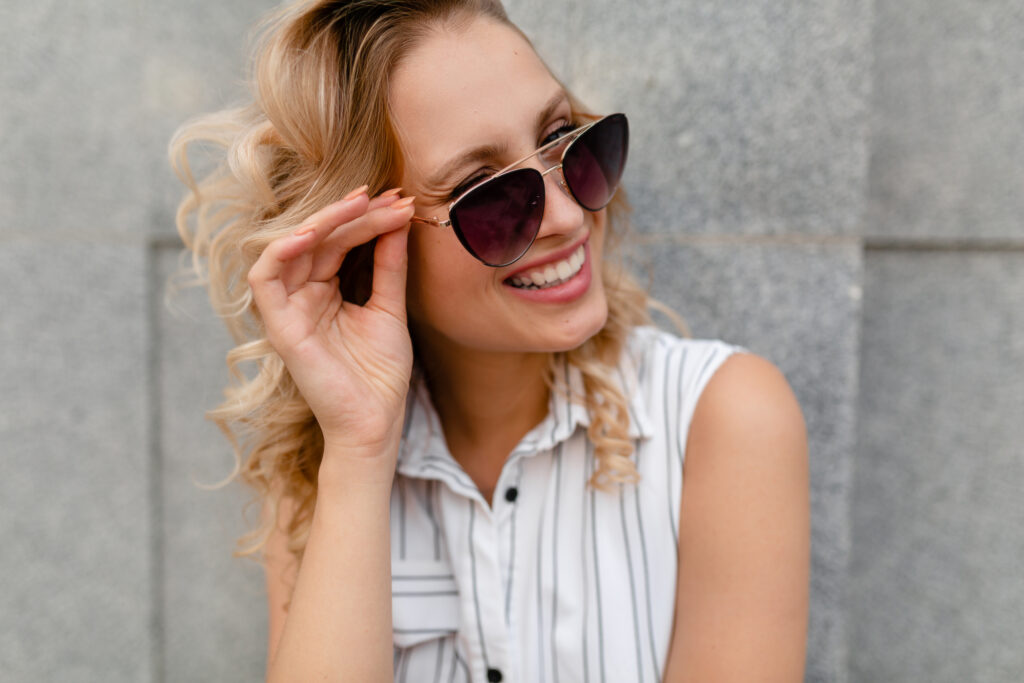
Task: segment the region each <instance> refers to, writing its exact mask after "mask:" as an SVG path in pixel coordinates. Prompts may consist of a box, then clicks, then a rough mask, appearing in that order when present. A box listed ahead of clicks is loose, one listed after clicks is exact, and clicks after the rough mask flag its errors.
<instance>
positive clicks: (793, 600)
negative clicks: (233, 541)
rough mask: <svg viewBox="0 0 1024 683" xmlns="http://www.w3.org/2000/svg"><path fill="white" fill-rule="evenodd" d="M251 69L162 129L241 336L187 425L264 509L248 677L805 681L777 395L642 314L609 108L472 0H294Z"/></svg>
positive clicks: (783, 401)
mask: <svg viewBox="0 0 1024 683" xmlns="http://www.w3.org/2000/svg"><path fill="white" fill-rule="evenodd" d="M253 81H254V93H253V94H254V101H253V102H252V103H251V104H250V105H248V106H246V107H244V108H241V109H237V110H230V111H224V112H220V113H217V114H213V115H209V116H206V117H203V118H201V119H197V120H196V121H193V122H190V123H189V124H187V125H186V126H183V128H182V129H181V130H180V131H179V133H178V134H177V135H176V138H175V140H174V141H173V142H172V153H173V157H174V159H175V162H176V165H177V168H178V170H179V171H180V173H181V175H182V176H183V178H184V179H185V181H186V182H187V183H188V185H189V187H190V188H191V192H190V194H189V195H188V196H187V197H186V199H185V200H184V202H183V203H182V206H181V209H180V211H179V216H178V225H179V229H180V231H181V233H182V236H183V239H184V240H185V242H186V244H187V245H188V247H189V248H190V249H191V250H192V251H193V253H194V256H195V258H194V264H195V266H196V268H197V269H198V270H199V272H200V273H201V274H202V275H203V276H204V277H205V278H206V279H207V282H208V284H209V289H210V294H211V298H212V301H213V303H214V305H215V307H216V308H217V310H218V311H220V312H221V313H222V314H224V315H225V319H226V320H227V322H228V324H229V327H230V328H231V331H232V333H233V334H234V336H235V338H236V340H237V343H238V346H237V347H236V348H235V349H234V350H233V351H232V352H231V354H230V355H229V359H228V360H229V365H230V366H231V367H232V368H233V369H234V370H235V382H234V383H233V384H232V386H230V387H229V388H228V391H227V400H226V401H225V402H224V403H223V404H222V405H221V406H220V407H219V408H218V409H216V410H214V411H213V412H212V418H213V419H214V420H215V421H216V422H217V423H218V424H219V425H220V426H221V427H222V428H223V429H224V430H225V432H226V433H227V434H228V435H229V437H230V438H231V439H232V442H233V444H234V446H235V448H236V452H237V454H238V458H239V473H240V476H241V478H242V479H243V480H244V481H245V482H246V483H248V484H249V485H251V486H253V487H254V488H255V490H256V492H257V493H258V496H259V499H260V500H261V501H262V504H263V509H264V515H263V525H262V527H261V528H259V529H256V530H254V533H253V534H252V535H251V536H250V537H249V538H248V539H247V540H248V545H247V546H246V548H245V549H244V550H243V552H244V553H259V554H260V556H261V558H262V560H263V563H264V566H265V568H266V578H267V597H268V606H269V615H270V616H269V643H268V662H267V671H268V673H267V678H268V680H272V681H284V680H287V681H312V680H338V681H360V682H363V681H388V680H392V679H393V680H401V681H416V682H418V681H492V682H493V681H503V680H504V681H516V682H518V681H524V682H531V683H533V682H538V681H552V682H554V681H588V680H589V681H615V682H618V681H655V680H665V681H716V682H723V681H752V680H757V681H797V680H800V679H801V678H802V675H803V674H802V672H803V666H804V656H805V639H806V628H807V608H808V604H807V603H808V571H809V520H808V517H809V505H808V479H807V451H806V436H805V428H804V423H803V419H802V416H801V411H800V408H799V406H798V405H797V402H796V400H795V398H794V396H793V393H792V391H791V390H790V388H789V386H788V384H787V382H786V380H785V379H784V378H783V376H782V375H781V374H780V372H779V371H778V370H777V369H776V368H775V367H774V366H773V365H772V364H771V363H769V362H768V361H766V360H764V359H762V358H760V357H758V356H756V355H754V354H751V353H749V352H747V351H746V349H744V348H742V347H739V346H735V345H731V344H727V343H725V342H723V341H719V340H710V339H692V338H678V337H675V336H672V335H670V334H667V333H664V332H660V331H657V330H655V329H654V328H652V327H649V326H648V316H647V307H648V301H647V297H646V296H645V294H644V292H643V291H642V290H641V289H640V288H639V287H637V285H636V284H634V282H633V280H632V279H630V277H629V276H628V275H627V274H626V273H625V272H624V271H623V270H622V268H621V267H620V266H619V264H618V260H617V258H616V248H615V246H616V239H617V238H620V237H621V235H622V233H623V231H624V230H625V228H626V213H627V207H626V200H625V196H624V191H623V189H622V188H621V187H619V181H620V177H621V175H622V173H623V171H624V169H625V165H626V159H627V153H628V142H629V123H628V118H627V115H626V114H622V113H614V112H611V113H602V114H594V113H592V112H589V111H587V110H586V109H585V108H584V107H583V105H582V104H581V103H580V102H579V101H577V100H576V99H575V98H573V97H572V96H571V95H570V94H569V92H568V91H567V90H566V88H565V87H564V86H563V85H562V84H561V83H560V82H559V81H558V80H557V79H556V78H555V77H554V76H552V74H551V73H550V71H549V70H548V69H547V68H546V66H545V65H544V63H543V62H542V61H541V59H540V58H539V57H538V56H537V54H536V53H535V52H534V50H533V48H532V46H531V44H530V42H529V41H528V40H527V39H526V38H525V37H524V36H523V35H522V33H521V32H520V31H519V30H518V29H517V28H516V27H515V26H513V25H512V24H511V23H510V22H509V20H508V18H507V17H506V14H505V12H504V10H503V8H502V7H501V5H500V3H499V2H498V0H469V1H462V0H397V1H392V2H386V1H384V0H361V1H349V2H345V1H335V2H324V1H317V2H310V1H305V2H298V3H293V4H290V5H288V6H285V7H283V8H281V9H280V10H278V11H277V12H276V13H274V14H273V15H272V16H271V17H269V18H268V20H267V22H266V24H265V25H264V30H263V33H262V37H261V40H260V42H259V47H258V50H257V52H256V59H255V68H254V70H253ZM196 142H198V143H202V144H204V145H207V146H208V145H209V144H211V143H212V144H213V145H214V148H215V149H221V150H222V152H221V153H222V154H223V156H222V160H223V163H222V164H221V165H220V166H219V167H218V168H217V169H216V170H214V171H213V173H211V174H210V175H208V176H206V177H205V178H204V179H202V180H201V181H198V182H197V181H195V180H193V178H192V175H191V173H190V171H189V166H188V162H187V158H186V148H187V147H188V145H189V144H191V143H196ZM250 368H251V369H250ZM684 483H685V485H684Z"/></svg>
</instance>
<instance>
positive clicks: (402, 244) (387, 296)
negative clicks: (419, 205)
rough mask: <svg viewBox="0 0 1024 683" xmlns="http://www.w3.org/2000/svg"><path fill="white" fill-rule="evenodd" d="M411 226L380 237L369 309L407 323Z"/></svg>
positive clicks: (367, 304) (376, 249) (374, 252)
mask: <svg viewBox="0 0 1024 683" xmlns="http://www.w3.org/2000/svg"><path fill="white" fill-rule="evenodd" d="M409 229H410V225H409V223H406V224H405V225H403V226H402V227H401V228H399V229H398V230H392V231H391V232H388V233H385V234H383V235H381V236H380V237H379V238H378V239H377V245H376V246H375V247H374V250H373V293H372V294H371V295H370V300H369V301H367V302H366V306H367V308H374V309H377V310H379V311H384V312H386V313H390V314H391V315H393V316H395V317H396V318H398V319H400V320H405V282H406V276H407V273H408V272H409V250H408V244H409Z"/></svg>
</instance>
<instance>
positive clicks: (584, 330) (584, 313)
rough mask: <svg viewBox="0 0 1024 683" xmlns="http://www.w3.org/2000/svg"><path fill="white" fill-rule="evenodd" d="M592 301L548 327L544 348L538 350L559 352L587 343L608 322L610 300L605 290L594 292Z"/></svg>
mask: <svg viewBox="0 0 1024 683" xmlns="http://www.w3.org/2000/svg"><path fill="white" fill-rule="evenodd" d="M592 294H593V295H594V297H593V298H594V301H591V302H589V303H588V304H587V306H585V307H584V308H583V310H581V311H578V312H577V313H576V314H575V315H572V316H570V317H567V318H566V319H564V320H563V321H560V323H559V324H558V325H555V326H552V327H551V328H549V329H548V331H547V332H548V334H546V335H544V338H543V343H544V348H539V349H536V351H542V352H548V353H557V352H562V351H571V350H573V349H575V348H579V347H580V346H582V345H583V344H585V343H586V342H587V341H588V340H590V338H591V337H593V336H594V335H596V334H597V333H598V332H600V331H601V330H602V329H604V326H605V324H606V323H607V322H608V302H607V300H606V299H605V297H604V292H603V291H597V292H592Z"/></svg>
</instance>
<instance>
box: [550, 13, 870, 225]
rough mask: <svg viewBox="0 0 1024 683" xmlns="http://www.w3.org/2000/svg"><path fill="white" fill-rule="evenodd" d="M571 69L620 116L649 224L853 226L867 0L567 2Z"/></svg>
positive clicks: (589, 98) (863, 108)
mask: <svg viewBox="0 0 1024 683" xmlns="http://www.w3.org/2000/svg"><path fill="white" fill-rule="evenodd" d="M541 30H542V31H544V32H546V33H549V34H552V35H555V36H557V37H558V39H559V40H562V41H565V42H566V43H567V44H568V45H569V48H568V49H569V67H570V68H569V72H568V76H567V80H568V83H569V85H570V86H571V87H573V88H574V89H575V90H576V92H578V94H579V95H580V96H581V97H582V98H583V100H584V101H585V102H586V103H588V104H589V105H590V106H591V107H593V108H594V109H596V110H598V111H601V112H604V111H613V110H622V111H625V112H626V113H627V114H628V115H629V116H630V122H631V140H630V146H631V149H630V161H629V168H628V169H627V171H626V179H625V181H624V182H625V183H626V186H627V188H628V189H629V190H630V192H631V196H632V199H633V201H634V205H635V206H636V210H637V213H636V218H637V220H636V224H637V226H638V228H639V229H640V230H642V231H644V232H649V233H672V234H684V235H691V234H702V235H703V234H722V233H725V234H733V233H743V234H750V235H761V234H781V233H799V234H814V235H853V234H856V233H857V231H858V230H859V228H860V223H861V220H862V212H863V204H864V199H863V198H864V195H865V191H866V183H867V179H866V171H867V144H868V143H867V132H868V104H869V90H870V87H869V86H870V80H869V77H870V69H871V55H870V38H871V3H869V2H867V0H853V1H850V0H827V1H825V2H814V3H778V2H770V1H769V0H757V1H756V2H743V3H715V2H684V3H678V2H629V3H624V2H613V1H611V0H595V1H593V2H586V3H582V2H580V3H573V4H572V5H571V17H570V21H569V23H568V24H567V25H557V24H555V23H549V24H545V25H544V26H543V27H542V29H541Z"/></svg>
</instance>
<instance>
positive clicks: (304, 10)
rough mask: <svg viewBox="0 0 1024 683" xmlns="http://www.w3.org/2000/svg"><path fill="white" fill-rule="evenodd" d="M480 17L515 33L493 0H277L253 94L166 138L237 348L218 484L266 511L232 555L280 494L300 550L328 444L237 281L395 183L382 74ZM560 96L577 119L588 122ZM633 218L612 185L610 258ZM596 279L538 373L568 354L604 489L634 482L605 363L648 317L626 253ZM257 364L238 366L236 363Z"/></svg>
mask: <svg viewBox="0 0 1024 683" xmlns="http://www.w3.org/2000/svg"><path fill="white" fill-rule="evenodd" d="M481 15H482V16H485V17H489V18H491V19H493V20H496V21H499V22H501V23H503V24H505V25H508V26H509V27H511V28H513V29H515V30H517V31H518V29H516V27H515V26H514V25H513V24H511V22H510V21H509V19H508V17H507V15H506V14H505V11H504V9H503V8H502V6H501V4H500V2H499V1H498V0H396V1H389V0H350V1H342V0H334V1H327V2H325V1H323V0H319V1H310V0H304V1H301V2H296V3H292V4H290V5H287V6H285V7H282V8H280V9H278V10H277V11H275V12H274V13H272V14H270V15H269V16H268V17H267V18H266V19H265V20H264V22H263V24H262V31H261V33H260V37H259V40H258V42H257V46H256V50H255V52H254V59H253V62H252V64H253V68H252V73H251V77H250V80H251V87H252V88H253V101H252V102H251V103H249V104H247V105H245V106H242V107H239V108H235V109H227V110H224V111H220V112H216V113H212V114H208V115H205V116H202V117H200V118H197V119H194V120H192V121H190V122H187V123H185V124H184V125H182V127H181V128H179V129H178V131H177V132H176V133H175V135H174V138H173V139H172V141H171V143H170V157H171V163H172V166H174V168H175V171H176V172H177V173H178V175H179V177H180V178H181V179H182V182H184V183H185V185H186V186H187V188H188V190H189V192H188V193H187V194H186V196H185V198H184V199H183V200H182V202H181V204H180V206H179V207H178V212H177V217H176V222H177V227H178V232H179V234H180V235H181V238H182V240H183V241H184V243H185V246H186V248H187V249H188V250H190V251H191V257H192V264H191V265H192V270H193V272H194V273H195V274H196V275H198V277H199V281H200V282H202V283H204V284H206V285H207V287H208V289H209V295H210V300H211V303H212V305H213V308H214V309H215V310H216V311H217V312H218V313H219V314H220V315H221V316H222V317H223V318H224V320H225V322H226V324H227V327H228V329H229V331H230V332H231V334H232V336H233V338H234V341H235V343H236V344H237V346H235V347H234V348H233V349H232V350H231V351H230V352H229V353H228V355H227V364H228V368H229V370H230V372H231V375H232V378H233V379H232V382H231V383H230V384H229V385H228V387H227V388H226V389H225V401H224V402H223V403H222V404H221V405H219V406H218V407H216V408H215V409H213V410H211V411H209V412H208V413H207V417H208V418H209V419H211V420H212V421H213V422H215V423H216V424H217V425H218V427H220V429H221V430H222V431H223V432H224V434H225V435H226V436H227V438H228V439H229V440H230V442H231V444H232V447H233V449H234V454H235V461H236V462H235V470H234V472H233V473H232V474H231V476H230V477H229V479H228V480H229V481H230V480H231V479H234V478H236V477H237V478H241V479H242V480H243V481H244V482H245V483H246V484H248V485H250V486H251V487H253V488H254V489H255V490H256V497H255V499H254V501H253V502H261V503H270V507H271V509H272V510H273V514H272V515H271V516H270V517H269V518H266V517H265V518H264V520H263V522H262V523H261V524H260V525H259V527H258V528H255V529H253V530H252V531H251V532H250V533H248V534H246V535H245V536H243V537H242V538H241V539H239V549H238V550H237V551H236V553H235V554H236V555H251V554H254V553H256V552H258V551H259V550H260V549H261V548H262V547H263V545H264V544H265V542H266V539H267V538H268V537H269V535H270V533H271V531H272V529H273V528H274V526H276V524H277V511H278V507H279V505H280V502H281V498H282V497H284V496H286V497H288V498H289V499H290V500H291V501H292V502H293V503H294V511H295V512H294V514H293V515H292V518H291V520H290V522H289V528H288V536H289V546H290V548H291V551H292V552H293V553H294V554H295V555H296V556H297V557H299V558H301V555H302V551H303V549H304V547H305V542H306V538H307V536H308V532H309V524H310V521H311V518H312V512H313V507H314V505H315V501H316V485H317V476H316V475H317V471H318V468H319V464H320V459H321V457H322V452H323V437H322V434H321V433H320V429H319V427H318V425H317V423H316V420H315V419H314V417H313V414H312V412H311V411H310V409H309V406H308V405H307V404H306V402H305V401H304V400H303V398H302V396H301V395H300V394H299V392H298V390H297V388H296V386H295V384H294V382H293V381H292V379H291V377H290V375H289V374H288V371H287V369H286V368H285V366H284V363H283V362H282V360H281V358H280V357H279V356H278V355H277V353H276V352H275V351H274V349H273V348H272V347H271V346H270V344H269V343H268V341H267V339H266V335H265V334H264V330H263V323H262V320H261V318H260V315H259V311H258V310H257V309H256V307H255V306H254V305H253V301H252V299H251V293H250V291H249V288H248V286H247V284H246V275H247V273H248V271H249V268H250V267H251V266H252V265H253V263H254V262H255V261H256V259H257V258H258V256H259V255H260V253H261V252H262V250H263V249H264V248H265V247H266V246H267V245H268V244H270V242H272V241H273V240H274V239H276V238H278V237H280V236H282V235H284V234H286V233H287V232H288V231H290V230H291V229H293V228H294V226H295V225H297V224H299V223H300V222H301V221H302V220H303V219H304V218H305V217H307V216H309V215H310V214H312V213H313V212H315V211H317V210H318V209H320V208H322V207H324V206H326V205H328V204H330V203H332V202H334V201H336V200H337V198H338V197H341V196H343V195H345V194H346V193H347V192H348V191H349V190H350V189H351V188H353V187H356V186H358V185H362V184H364V183H368V184H369V186H370V193H371V196H372V195H373V194H375V193H377V192H380V191H382V190H383V189H386V188H388V187H391V186H393V185H395V184H397V179H398V178H400V177H401V174H402V156H401V152H400V149H399V146H398V142H397V137H396V134H395V131H394V129H393V128H392V125H391V117H390V113H389V110H388V98H387V93H388V77H389V75H390V73H391V72H392V70H393V69H394V67H395V65H396V64H397V63H398V61H399V60H401V59H402V57H403V56H404V55H405V54H407V53H408V52H409V50H410V49H411V48H412V47H414V46H415V45H416V44H417V41H419V40H421V39H422V38H423V37H424V36H425V35H426V33H427V31H429V30H430V29H431V28H432V27H434V26H436V25H437V24H438V23H441V24H449V25H459V24H460V22H464V21H468V20H469V19H471V18H473V17H477V16H481ZM520 34H521V32H520ZM524 38H525V36H524ZM570 100H571V102H572V106H573V110H574V114H577V115H580V116H587V114H586V113H585V111H584V109H583V107H582V105H580V103H579V102H578V101H577V100H575V98H572V97H570ZM196 144H198V145H199V146H200V147H207V148H208V146H212V149H213V151H214V152H215V158H216V159H217V160H218V163H217V164H216V167H215V168H213V170H212V171H209V172H208V173H207V174H206V175H205V176H204V177H203V178H202V180H201V181H198V182H197V181H196V180H195V177H194V175H193V173H192V171H191V168H190V165H189V157H188V152H189V149H190V146H191V145H196ZM628 213H629V205H628V202H627V199H626V195H625V191H624V190H622V189H620V190H619V192H618V193H617V194H616V196H615V198H614V199H613V200H612V202H611V204H610V205H609V206H608V216H607V233H608V238H607V240H606V241H607V246H606V251H607V252H608V253H609V254H614V253H617V249H616V241H617V240H616V238H618V239H621V236H622V233H623V231H624V230H625V229H626V227H627V225H628ZM371 268H372V244H370V245H363V246H362V247H360V248H358V249H355V250H353V251H352V252H351V253H350V254H349V255H348V256H347V257H346V260H345V264H344V265H343V267H342V282H341V288H342V293H343V296H344V298H345V299H346V300H349V301H355V302H356V303H363V302H365V300H366V298H367V296H368V292H369V283H370V277H371V272H370V269H371ZM601 276H602V278H603V282H604V286H605V290H606V295H607V299H608V309H609V315H608V319H607V323H606V324H605V326H604V327H603V329H601V330H600V332H598V333H597V334H596V335H595V336H594V337H592V338H591V339H589V340H588V341H586V342H585V343H584V344H583V345H582V346H580V347H579V348H576V349H573V350H571V351H567V352H565V353H564V354H552V356H551V362H550V364H549V372H548V382H549V386H553V377H554V376H555V375H554V368H555V367H557V366H559V365H560V364H561V363H562V361H563V360H566V361H568V363H570V364H571V365H573V366H575V367H576V368H578V369H579V371H580V373H581V375H582V378H583V386H584V391H585V396H584V397H582V398H583V400H584V403H585V404H586V406H587V408H588V410H589V412H590V415H591V421H590V426H589V428H588V437H589V439H590V440H591V441H592V443H593V445H594V453H595V456H596V458H597V468H596V471H595V472H594V474H593V476H592V478H591V479H590V481H589V482H588V485H590V486H594V487H596V488H599V489H602V490H609V489H611V488H612V485H613V484H615V483H630V482H636V481H638V480H639V475H638V473H637V471H636V468H635V467H634V464H633V461H632V460H631V459H630V456H631V455H632V450H633V448H632V443H631V441H630V439H629V437H628V434H627V430H628V426H629V414H628V407H627V399H626V397H625V396H624V395H623V393H622V391H621V390H620V388H619V385H618V383H617V382H616V381H615V379H614V376H613V370H614V368H615V366H616V365H617V363H618V360H619V356H620V354H621V352H622V349H623V346H624V344H625V341H626V338H627V336H628V334H629V331H630V329H631V328H632V327H634V326H636V325H639V324H645V323H647V322H649V316H648V313H647V307H648V297H647V295H646V293H645V292H644V290H643V289H642V288H640V287H639V286H638V285H637V284H636V283H635V281H634V280H633V279H632V278H631V277H630V276H629V275H628V274H627V272H626V270H625V268H624V267H623V266H622V263H621V260H618V259H615V258H605V259H604V263H603V264H602V274H601ZM252 365H254V366H255V372H254V373H253V372H250V373H249V374H250V376H247V375H246V374H245V373H244V372H243V366H246V367H251V366H252Z"/></svg>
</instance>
